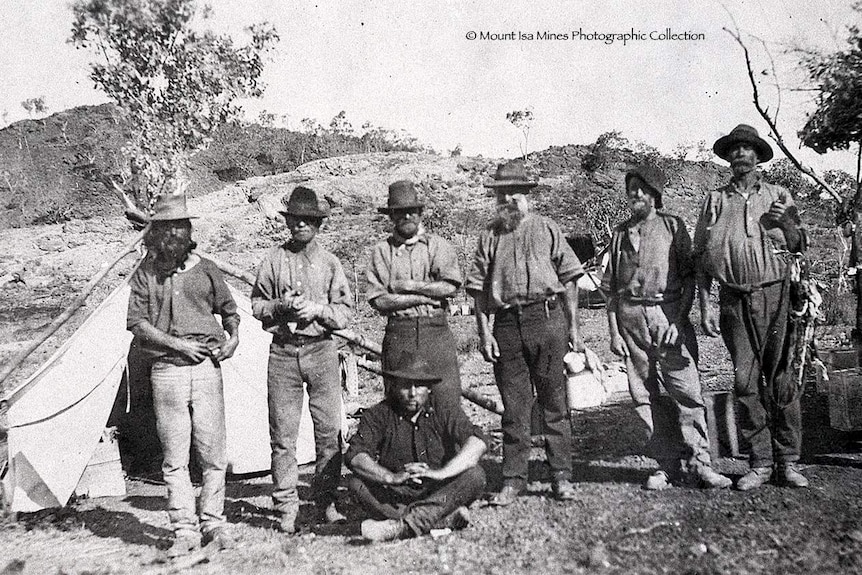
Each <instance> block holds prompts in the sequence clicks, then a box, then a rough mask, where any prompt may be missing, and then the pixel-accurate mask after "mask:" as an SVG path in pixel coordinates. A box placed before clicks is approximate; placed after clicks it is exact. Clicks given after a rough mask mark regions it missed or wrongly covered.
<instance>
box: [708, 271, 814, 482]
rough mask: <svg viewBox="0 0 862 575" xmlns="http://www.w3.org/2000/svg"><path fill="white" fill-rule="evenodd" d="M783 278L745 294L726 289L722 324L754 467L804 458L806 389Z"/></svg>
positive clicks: (723, 300)
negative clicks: (793, 363)
mask: <svg viewBox="0 0 862 575" xmlns="http://www.w3.org/2000/svg"><path fill="white" fill-rule="evenodd" d="M782 292H783V284H782V283H781V282H779V283H775V284H772V285H768V286H765V287H763V288H762V289H759V290H757V291H754V292H751V293H748V294H745V293H740V292H737V291H733V290H729V289H726V288H722V290H721V292H720V295H719V299H720V302H721V317H720V327H721V335H722V337H723V338H724V343H725V345H726V346H727V349H728V350H729V351H730V357H731V359H732V360H733V367H734V373H735V391H736V397H737V398H738V399H739V407H740V409H739V420H740V421H739V423H740V431H741V432H742V436H743V438H745V440H746V441H747V442H748V443H749V445H750V446H751V453H750V456H749V459H750V463H751V466H752V467H768V466H770V465H772V464H773V462H777V463H787V462H792V461H796V460H798V459H799V453H800V448H801V445H802V409H801V406H800V396H801V393H800V391H799V390H798V389H797V387H796V383H795V381H794V378H793V372H792V370H791V369H790V366H789V365H788V364H789V361H790V349H791V343H790V341H791V339H790V337H789V334H788V328H789V325H788V323H789V322H788V318H789V313H788V310H789V302H790V298H789V295H788V294H786V293H782Z"/></svg>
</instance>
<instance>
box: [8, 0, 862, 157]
mask: <svg viewBox="0 0 862 575" xmlns="http://www.w3.org/2000/svg"><path fill="white" fill-rule="evenodd" d="M209 4H210V5H211V6H212V8H213V17H212V19H211V20H210V21H209V25H210V26H211V27H212V28H213V29H215V30H216V31H218V32H220V33H225V34H230V35H231V36H233V37H235V38H236V39H237V41H239V42H244V41H245V39H246V38H247V36H244V33H243V30H244V28H245V27H247V26H249V25H251V24H254V23H256V22H261V21H268V22H270V23H272V24H274V25H275V27H276V29H277V30H278V32H279V34H280V36H281V42H280V43H279V45H278V48H277V50H276V51H275V52H274V53H273V54H272V56H271V58H270V59H269V61H268V62H267V64H266V68H265V71H264V76H263V79H264V81H265V83H266V84H267V89H266V92H265V95H264V97H263V98H262V99H261V100H255V101H248V102H244V108H245V109H246V114H247V117H249V118H252V119H253V118H256V117H257V115H258V114H259V113H260V111H261V110H266V111H267V112H270V113H273V114H275V115H276V116H277V117H278V118H279V120H278V123H279V124H280V125H283V126H286V127H289V128H293V129H298V128H299V127H300V121H301V120H302V119H303V118H306V117H310V118H314V119H315V120H317V121H319V122H320V123H322V124H324V125H328V123H329V120H330V119H331V118H332V117H333V116H335V115H336V114H338V113H339V112H340V111H342V110H344V111H345V112H346V113H347V117H348V119H349V120H350V121H351V122H352V124H353V125H354V127H357V128H358V127H359V126H361V125H362V124H363V123H365V122H370V123H371V124H373V125H376V126H382V127H385V128H390V129H396V130H397V129H403V130H405V131H406V132H408V133H409V134H411V135H413V136H415V137H417V138H418V139H419V140H420V141H422V142H424V143H426V144H428V145H430V146H432V147H433V148H434V149H436V150H437V151H439V152H441V153H446V152H448V151H449V150H452V149H453V148H455V147H456V146H459V145H460V146H461V148H462V151H463V153H464V154H466V155H476V154H482V155H484V156H491V157H512V156H516V155H520V147H521V145H523V138H522V136H521V133H520V132H519V131H518V130H517V129H516V128H515V127H513V126H512V125H511V124H510V123H509V122H508V121H507V120H506V113H507V112H510V111H513V110H524V109H529V110H531V111H532V113H533V116H534V121H533V124H532V127H531V130H530V135H529V140H528V143H527V144H528V149H529V151H535V150H541V149H544V148H546V147H548V146H551V145H565V144H568V143H575V144H587V143H590V142H593V141H595V139H596V137H597V136H599V135H600V134H602V133H604V132H608V131H611V130H617V131H620V132H621V133H622V135H623V136H624V137H626V138H628V139H629V140H630V141H632V142H638V141H640V142H645V143H647V144H650V145H652V146H656V147H658V148H659V149H660V150H662V151H664V152H670V151H672V150H673V149H674V147H676V146H677V145H680V144H684V145H685V144H691V145H695V144H696V143H697V142H700V141H705V142H706V143H707V145H708V146H710V147H711V145H712V143H713V142H714V141H715V139H716V138H718V137H719V136H721V135H723V134H726V133H727V132H729V131H730V130H731V129H732V128H733V127H734V126H735V125H737V124H739V123H747V124H751V125H753V126H755V127H756V128H757V129H758V130H759V131H760V132H761V134H765V133H766V132H767V131H768V126H767V125H766V124H765V122H764V121H763V120H762V119H761V118H760V116H759V115H758V114H757V111H756V110H755V108H754V106H753V104H752V96H751V88H750V85H749V82H748V77H747V74H746V70H745V66H744V60H743V55H742V51H741V49H740V48H739V46H738V45H737V44H736V43H735V41H734V40H733V38H732V37H731V36H730V35H729V34H728V33H727V32H725V31H724V30H722V28H723V27H733V26H734V23H733V20H732V19H731V14H732V15H733V19H735V21H736V24H737V25H738V27H739V28H740V29H741V30H742V31H743V33H744V34H746V35H747V34H750V35H753V36H754V37H756V38H758V39H762V40H763V43H764V44H765V46H767V47H768V49H769V54H767V53H766V51H764V50H763V49H762V45H761V42H760V41H759V40H757V39H754V38H753V37H751V36H746V38H747V42H748V44H749V47H750V48H752V49H753V56H754V61H755V67H756V70H757V71H758V72H759V71H762V70H765V69H768V68H769V67H770V55H771V57H772V59H773V60H774V61H775V65H776V70H777V72H778V80H779V84H780V85H782V86H783V87H784V88H785V89H784V90H782V93H781V105H780V108H779V110H780V111H779V116H778V124H779V128H780V129H781V131H782V135H783V136H784V137H785V139H786V140H787V141H788V143H789V144H790V145H791V148H792V149H793V150H794V151H796V150H797V149H798V141H797V140H796V138H795V133H796V131H797V130H799V129H800V128H801V127H802V126H803V124H804V122H805V117H806V114H807V113H810V112H811V111H812V110H813V109H814V101H813V94H812V93H811V92H800V91H793V90H791V88H792V87H794V86H799V85H801V83H802V81H803V80H804V74H803V73H802V71H801V70H800V68H799V65H798V59H797V58H795V57H794V56H792V55H788V54H787V53H786V51H787V49H788V48H789V47H791V46H804V47H814V48H819V49H822V50H827V51H835V50H838V49H841V48H843V47H844V45H845V44H846V42H845V39H846V36H847V32H846V29H847V26H848V25H849V24H851V23H854V22H857V20H858V13H854V12H853V11H852V10H851V9H850V4H851V0H819V1H813V0H726V1H724V2H718V1H716V0H706V1H699V2H696V1H694V0H652V1H651V2H632V1H622V0H544V1H542V2H536V1H531V2H523V1H520V0H509V1H506V2H503V1H499V0H498V1H490V0H448V1H442V0H436V1H434V0H426V1H425V2H404V1H394V0H377V1H376V2H368V1H356V0H317V1H305V0H302V1H300V0H255V1H247V0H246V1H243V0H210V2H209ZM69 5H70V1H69V0H0V23H2V24H0V25H2V27H3V34H0V77H2V79H3V82H2V84H3V87H2V90H0V114H4V113H5V114H6V115H5V120H4V122H3V123H9V122H12V121H15V120H18V119H21V118H24V117H27V114H26V112H25V111H24V109H23V108H22V106H21V102H22V101H23V100H25V99H27V98H32V97H36V96H44V97H45V100H46V103H47V105H48V107H49V113H50V112H57V111H60V110H63V109H67V108H70V107H73V106H77V105H82V104H95V103H100V102H103V101H106V100H107V99H106V97H105V96H104V95H103V94H101V93H100V92H99V91H98V90H97V89H95V88H94V86H93V83H92V82H91V81H90V80H89V79H88V77H87V74H88V62H90V61H92V60H94V59H96V58H98V55H96V54H93V53H92V52H88V51H86V50H76V49H75V48H74V47H73V46H72V45H70V44H69V43H68V42H67V39H68V37H69V35H70V34H69V31H70V28H71V11H70V9H69ZM857 23H858V22H857ZM668 31H670V35H673V36H674V37H675V38H676V39H663V38H662V37H663V36H667V35H668ZM626 33H628V34H630V35H634V36H637V38H634V39H631V40H626V41H625V42H623V40H621V39H620V37H619V36H616V37H614V39H613V42H609V41H608V35H611V34H615V35H622V34H626ZM474 35H475V39H473V36H474ZM758 77H759V78H762V79H765V80H767V82H768V80H769V78H768V76H764V75H762V74H759V76H758ZM762 89H763V90H764V93H763V99H764V103H765V104H767V105H769V108H770V110H773V111H774V110H775V109H776V106H777V104H778V99H777V94H776V92H775V91H774V90H773V89H771V88H770V87H769V85H768V84H764V85H763V86H762ZM773 147H775V146H773ZM776 151H777V150H776ZM798 153H799V156H800V158H802V159H803V161H805V162H806V163H808V164H811V165H812V166H814V167H815V168H816V169H818V170H819V171H823V170H826V169H833V168H841V169H845V170H848V171H855V160H854V158H853V157H852V154H849V153H843V154H842V153H829V154H827V155H825V156H819V155H817V154H815V153H813V152H811V151H810V150H804V149H803V150H799V152H798Z"/></svg>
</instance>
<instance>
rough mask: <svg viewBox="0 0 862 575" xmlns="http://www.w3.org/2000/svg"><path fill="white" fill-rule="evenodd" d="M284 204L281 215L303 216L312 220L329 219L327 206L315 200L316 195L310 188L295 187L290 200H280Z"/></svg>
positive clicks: (323, 202) (286, 198) (285, 198)
mask: <svg viewBox="0 0 862 575" xmlns="http://www.w3.org/2000/svg"><path fill="white" fill-rule="evenodd" d="M281 203H282V204H284V209H283V210H281V213H282V214H286V215H289V216H305V217H313V218H326V217H329V204H328V203H327V202H325V201H320V200H318V199H317V193H316V192H315V191H314V190H312V189H311V188H306V187H305V186H297V187H296V188H294V189H293V192H291V193H290V198H288V197H287V196H285V197H284V198H282V199H281Z"/></svg>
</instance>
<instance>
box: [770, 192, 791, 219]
mask: <svg viewBox="0 0 862 575" xmlns="http://www.w3.org/2000/svg"><path fill="white" fill-rule="evenodd" d="M788 207H790V204H788V203H787V194H786V193H784V192H781V194H780V195H779V196H778V199H777V200H775V201H774V202H772V205H771V206H769V212H768V213H769V218H770V219H771V220H773V221H774V222H776V223H781V221H782V220H783V218H784V213H785V212H786V211H787V208H788Z"/></svg>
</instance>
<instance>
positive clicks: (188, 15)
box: [71, 0, 278, 207]
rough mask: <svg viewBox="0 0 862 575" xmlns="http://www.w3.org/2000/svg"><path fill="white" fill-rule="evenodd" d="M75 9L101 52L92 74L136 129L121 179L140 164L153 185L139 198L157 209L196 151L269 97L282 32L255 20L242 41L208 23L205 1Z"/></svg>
mask: <svg viewBox="0 0 862 575" xmlns="http://www.w3.org/2000/svg"><path fill="white" fill-rule="evenodd" d="M72 11H73V14H74V23H73V26H72V36H71V41H72V42H73V43H74V44H75V46H76V47H79V48H86V49H90V50H92V51H94V52H95V53H96V54H98V55H99V57H100V60H99V61H95V62H92V63H91V72H90V78H91V79H92V80H93V81H94V82H95V83H96V86H97V87H99V88H100V89H102V90H103V91H104V92H105V93H106V94H107V95H108V96H109V97H110V98H111V99H112V100H114V102H115V103H116V105H117V106H118V107H119V109H120V110H121V113H122V115H123V116H124V117H125V120H126V121H127V125H128V126H129V127H130V130H131V140H130V141H129V143H128V145H127V146H126V147H125V148H124V149H123V152H124V154H125V156H126V159H127V163H126V166H127V169H125V170H124V173H123V174H121V177H122V179H123V181H126V180H127V179H129V178H130V177H131V175H132V174H131V172H132V167H133V166H135V167H136V169H137V172H138V175H139V176H140V177H141V178H142V181H143V182H144V184H143V186H142V189H143V191H144V197H142V198H138V202H139V203H140V204H143V205H144V206H143V207H149V206H151V205H152V204H153V203H154V202H155V199H156V198H157V197H158V195H159V194H161V193H162V192H163V190H164V189H165V188H166V186H167V185H168V182H171V181H172V180H173V179H174V178H175V176H177V175H178V172H180V171H182V170H183V168H184V167H185V165H186V163H187V161H188V158H189V156H190V155H191V154H192V153H193V152H195V151H197V150H199V149H201V148H203V147H205V146H206V145H207V144H208V143H209V141H210V139H211V137H212V135H213V133H214V131H215V130H216V129H217V128H218V127H219V126H221V125H223V124H224V123H225V122H227V121H228V120H230V119H231V118H234V117H236V116H237V115H238V112H239V106H238V105H237V104H236V101H237V99H238V98H240V97H259V96H261V95H262V93H263V88H264V86H263V85H262V84H261V82H260V75H261V72H262V71H263V57H264V55H265V54H266V53H267V52H268V51H269V50H270V49H271V48H272V47H273V46H274V44H275V43H276V42H277V41H278V35H277V33H276V31H275V29H274V28H273V27H272V26H270V25H268V24H258V25H254V26H251V27H250V28H248V29H247V32H248V33H249V34H250V36H251V39H250V41H249V43H248V44H246V45H244V46H235V45H234V42H233V40H232V39H231V38H230V37H228V36H220V35H217V34H215V33H214V32H212V31H210V30H203V29H200V27H201V25H202V24H203V22H204V21H206V19H207V18H208V17H209V16H210V14H211V10H210V8H209V7H208V6H203V7H200V6H199V5H198V3H197V2H196V1H195V0H76V2H75V4H74V5H73V6H72ZM112 183H113V185H114V186H115V187H118V186H117V184H116V183H115V182H112ZM120 191H122V190H120Z"/></svg>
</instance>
